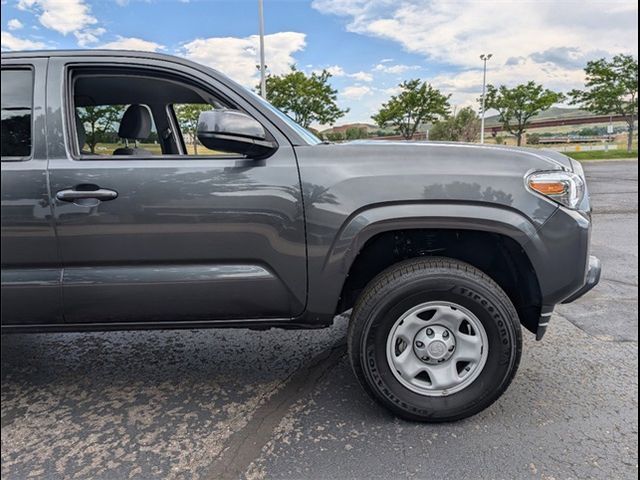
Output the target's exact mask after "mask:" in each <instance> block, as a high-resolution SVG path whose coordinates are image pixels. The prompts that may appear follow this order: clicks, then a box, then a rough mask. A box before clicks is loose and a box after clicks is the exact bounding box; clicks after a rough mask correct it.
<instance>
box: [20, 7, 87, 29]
mask: <svg viewBox="0 0 640 480" xmlns="http://www.w3.org/2000/svg"><path fill="white" fill-rule="evenodd" d="M18 8H19V9H21V10H27V11H31V12H33V13H35V14H36V15H38V20H39V21H40V23H41V24H42V25H43V26H45V27H46V28H48V29H50V30H55V31H56V32H59V33H61V34H62V35H67V34H69V33H72V32H76V31H78V30H82V29H84V28H86V27H88V26H89V25H94V24H95V23H97V22H98V20H96V18H95V17H94V16H92V15H91V10H90V8H89V6H88V5H87V4H86V3H85V2H84V0H19V1H18Z"/></svg>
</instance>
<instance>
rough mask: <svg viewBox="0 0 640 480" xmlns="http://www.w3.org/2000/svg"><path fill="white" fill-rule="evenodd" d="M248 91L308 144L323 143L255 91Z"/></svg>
mask: <svg viewBox="0 0 640 480" xmlns="http://www.w3.org/2000/svg"><path fill="white" fill-rule="evenodd" d="M246 90H247V91H248V92H249V93H250V94H251V95H253V97H254V98H255V99H257V100H258V101H259V102H260V104H261V105H263V106H264V107H266V108H267V109H269V111H271V112H273V113H275V114H276V115H277V116H278V117H279V118H281V119H282V121H284V122H285V123H286V124H287V125H289V127H291V128H292V129H293V130H294V131H295V132H296V133H297V134H298V135H300V136H301V137H302V138H304V139H305V140H306V141H307V142H308V143H310V144H311V145H317V144H319V143H322V140H320V139H319V138H318V137H316V136H315V135H314V134H313V133H311V132H310V131H309V130H307V129H306V128H304V127H302V126H300V125H298V124H297V123H296V122H295V121H294V120H293V119H292V118H291V117H290V116H289V115H287V114H286V113H284V112H281V111H280V110H278V109H277V108H276V107H274V106H273V105H271V104H270V103H269V102H267V101H266V100H265V99H264V98H262V97H261V96H260V95H258V94H257V93H255V92H254V91H252V90H249V89H248V88H247V89H246Z"/></svg>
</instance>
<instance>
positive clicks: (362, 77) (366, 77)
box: [349, 72, 373, 82]
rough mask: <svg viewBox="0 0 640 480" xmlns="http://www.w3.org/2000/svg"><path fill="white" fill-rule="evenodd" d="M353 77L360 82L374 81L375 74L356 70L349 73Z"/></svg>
mask: <svg viewBox="0 0 640 480" xmlns="http://www.w3.org/2000/svg"><path fill="white" fill-rule="evenodd" d="M349 76H350V77H351V78H354V79H356V80H358V81H360V82H372V81H373V75H371V74H370V73H367V72H356V73H352V74H350V75H349Z"/></svg>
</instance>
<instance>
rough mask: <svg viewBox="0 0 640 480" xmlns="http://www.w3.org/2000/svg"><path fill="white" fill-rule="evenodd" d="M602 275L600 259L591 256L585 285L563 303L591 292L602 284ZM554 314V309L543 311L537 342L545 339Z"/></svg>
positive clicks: (537, 332)
mask: <svg viewBox="0 0 640 480" xmlns="http://www.w3.org/2000/svg"><path fill="white" fill-rule="evenodd" d="M601 273H602V263H601V262H600V259H599V258H598V257H594V256H593V255H590V256H589V267H588V269H587V277H586V279H585V282H584V285H583V286H582V287H581V288H580V289H579V290H578V291H577V292H575V293H574V294H573V295H571V296H570V297H569V298H567V299H566V300H564V301H563V302H562V303H563V304H565V303H571V302H574V301H575V300H577V299H579V298H580V297H582V296H583V295H585V294H587V293H588V292H590V291H591V290H592V289H593V288H594V287H595V286H596V285H598V283H599V282H600V275H601ZM552 314H553V307H551V308H549V309H548V311H543V313H542V315H541V316H540V321H539V322H538V329H537V330H536V340H542V337H544V334H545V333H546V331H547V327H548V326H549V320H550V318H551V315H552Z"/></svg>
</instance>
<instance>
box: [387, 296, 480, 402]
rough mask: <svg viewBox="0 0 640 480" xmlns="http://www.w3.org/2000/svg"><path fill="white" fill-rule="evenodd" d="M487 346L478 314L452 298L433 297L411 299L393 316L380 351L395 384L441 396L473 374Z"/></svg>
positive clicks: (477, 371) (469, 380) (455, 389)
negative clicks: (410, 304) (411, 302)
mask: <svg viewBox="0 0 640 480" xmlns="http://www.w3.org/2000/svg"><path fill="white" fill-rule="evenodd" d="M452 347H453V348H452ZM488 347H489V345H488V338H487V333H486V331H485V329H484V326H483V325H482V323H481V322H480V320H479V319H478V317H476V316H475V315H474V314H473V313H471V312H470V311H469V310H468V309H466V308H464V307H463V306H461V305H458V304H456V303H452V302H446V301H434V302H427V303H421V304H420V305H416V306H415V307H413V308H411V309H409V310H408V311H407V312H405V313H404V314H403V315H402V316H401V317H400V318H398V320H396V322H395V323H394V325H393V327H392V328H391V330H390V331H389V335H388V337H387V346H386V353H387V362H388V364H389V368H390V369H391V372H392V373H393V375H394V376H395V378H396V379H397V380H398V381H399V382H400V384H402V385H403V386H404V387H405V388H408V389H409V390H411V391H412V392H414V393H417V394H419V395H424V396H429V397H436V396H438V397H441V396H447V395H451V394H453V393H456V392H459V391H461V390H463V389H464V388H466V387H468V386H469V385H471V384H472V383H473V381H474V380H475V379H476V378H478V375H480V373H482V370H483V368H484V366H485V363H486V361H487V356H488V350H489V348H488Z"/></svg>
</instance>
